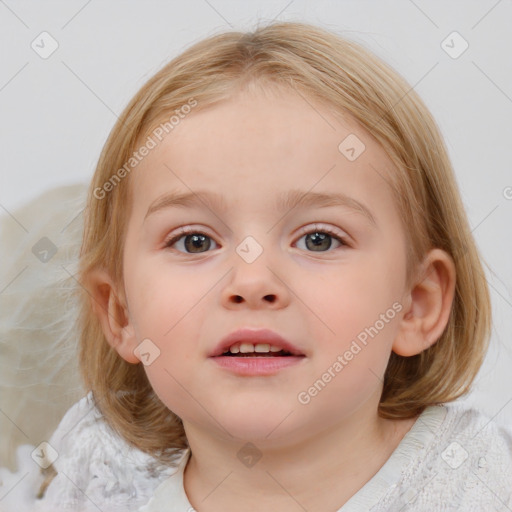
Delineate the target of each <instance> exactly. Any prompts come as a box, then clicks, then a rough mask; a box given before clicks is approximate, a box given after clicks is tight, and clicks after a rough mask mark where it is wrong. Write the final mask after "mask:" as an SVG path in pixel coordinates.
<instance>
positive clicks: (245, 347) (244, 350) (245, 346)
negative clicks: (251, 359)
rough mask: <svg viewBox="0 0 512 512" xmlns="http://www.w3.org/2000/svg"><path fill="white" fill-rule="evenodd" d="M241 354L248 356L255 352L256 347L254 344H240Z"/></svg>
mask: <svg viewBox="0 0 512 512" xmlns="http://www.w3.org/2000/svg"><path fill="white" fill-rule="evenodd" d="M240 352H241V353H242V354H248V353H249V352H254V345H253V344H252V343H241V344H240Z"/></svg>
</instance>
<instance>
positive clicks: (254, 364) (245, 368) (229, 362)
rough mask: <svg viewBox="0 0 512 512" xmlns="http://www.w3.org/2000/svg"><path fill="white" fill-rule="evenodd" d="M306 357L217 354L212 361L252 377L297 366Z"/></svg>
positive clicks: (234, 371)
mask: <svg viewBox="0 0 512 512" xmlns="http://www.w3.org/2000/svg"><path fill="white" fill-rule="evenodd" d="M304 359H305V356H267V357H265V356H254V357H231V356H216V357H214V358H213V359H212V361H213V362H214V363H215V364H217V365H219V366H220V367H221V368H224V369H226V370H228V371H230V372H232V373H235V374H237V375H244V376H246V377H251V376H263V375H273V374H275V373H277V372H279V371H280V370H283V369H284V368H288V367H290V366H295V365H296V364H298V363H300V362H301V361H303V360H304Z"/></svg>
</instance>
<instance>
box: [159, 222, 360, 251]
mask: <svg viewBox="0 0 512 512" xmlns="http://www.w3.org/2000/svg"><path fill="white" fill-rule="evenodd" d="M312 233H325V234H327V235H330V236H332V237H333V238H334V239H335V240H337V241H338V242H340V244H341V246H340V247H338V249H341V248H342V247H350V246H349V244H348V243H347V239H346V237H344V236H343V235H341V234H340V232H339V231H337V230H334V229H332V228H329V227H324V226H318V225H316V224H315V226H314V227H313V228H308V227H304V228H301V229H300V233H299V234H300V236H299V237H298V238H297V240H300V239H301V238H302V237H303V236H305V235H309V234H312ZM187 235H203V236H206V237H208V238H212V237H211V236H210V235H208V234H207V233H205V232H204V231H201V230H200V229H194V228H190V227H181V228H180V231H179V233H176V234H175V235H173V236H172V237H170V238H169V239H167V240H166V241H165V242H164V247H165V248H171V247H172V246H173V245H174V244H175V243H176V242H177V241H178V240H180V239H181V238H182V237H184V236H187ZM212 240H213V238H212ZM178 252H181V251H178ZM205 252H209V251H205ZM308 252H315V251H308ZM318 252H331V251H318ZM182 254H193V253H182ZM197 254H201V253H197Z"/></svg>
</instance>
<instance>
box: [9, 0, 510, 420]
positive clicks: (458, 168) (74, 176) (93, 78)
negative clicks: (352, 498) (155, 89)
mask: <svg viewBox="0 0 512 512" xmlns="http://www.w3.org/2000/svg"><path fill="white" fill-rule="evenodd" d="M271 20H281V21H305V22H311V23H314V24H317V25H320V26H322V27H325V28H327V29H331V30H335V31H337V32H338V33H339V34H341V35H344V36H346V37H348V38H351V39H353V40H355V41H357V42H359V43H361V44H363V45H364V46H366V47H368V48H370V49H371V50H372V51H374V52H375V53H376V54H377V55H378V56H380V57H381V58H382V59H384V60H385V61H387V62H388V63H389V64H391V65H392V66H393V67H394V68H395V69H396V70H397V71H398V72H399V73H400V74H402V75H403V76H404V77H405V78H406V79H407V80H408V81H409V83H410V84H411V86H413V87H414V88H415V90H416V91H417V92H418V93H419V94H420V96H421V97H422V98H423V100H424V101H425V102H426V104H427V106H428V107H429V108H430V109H431V111H432V113H433V115H434V117H435V119H436V120H437V122H438V125H439V127H440V129H441V132H442V134H443V135H444V137H445V140H446V144H447V147H448V150H449V153H450V157H451V159H452V162H453V165H454V168H455V172H456V177H457V181H458V184H459V187H460V192H461V196H462V199H463V202H464V204H465V207H466V209H467V212H468V215H469V219H470V223H471V226H472V229H473V234H474V236H475V239H476V241H477V244H478V246H479V248H480V250H481V251H482V254H483V256H484V258H485V261H486V263H487V265H488V267H489V268H487V269H486V272H487V279H488V282H489V286H490V290H491V296H492V304H493V311H494V322H493V335H492V341H491V349H490V351H489V353H488V356H487V358H486V361H485V364H484V366H483V368H482V370H481V372H480V374H479V376H478V378H477V380H476V382H475V385H474V389H473V391H472V393H471V394H470V395H469V396H468V397H467V398H466V399H465V400H467V401H468V402H471V403H473V404H477V406H478V408H479V409H481V410H483V411H484V412H485V413H487V414H488V415H489V416H490V417H492V418H495V419H496V420H498V421H503V422H509V423H511V422H512V377H511V375H512V371H511V367H512V337H511V334H512V293H511V290H512V285H511V283H512V264H511V253H512V241H511V233H512V231H511V228H510V221H511V220H512V188H511V187H512V172H511V151H510V149H511V145H512V123H511V120H512V59H511V58H510V49H511V48H512V30H511V29H510V27H511V21H512V2H511V1H510V0H501V1H496V0H480V1H467V0H464V1H444V0H443V1H441V0H439V1H420V0H416V1H412V0H399V1H376V0H375V1H361V0H359V1H327V0H316V1H314V2H307V1H305V0H295V1H293V0H292V1H290V0H283V1H276V0H272V1H270V0H259V1H244V2H240V1H235V0H188V1H186V2H185V1H156V0H152V1H126V0H122V1H120V0H117V1H99V0H89V1H87V0H67V1H65V2H64V1H61V2H55V1H53V2H51V1H46V2H38V1H14V0H0V48H1V50H0V52H1V66H0V141H1V153H0V155H1V160H0V169H1V178H0V180H1V181H0V213H1V214H2V215H4V216H9V215H10V214H11V212H13V211H14V210H16V209H17V208H19V207H21V206H22V205H23V204H24V203H26V202H27V201H29V200H31V199H32V198H34V197H35V196H37V195H38V194H40V193H42V192H43V191H46V190H49V189H51V188H53V187H57V186H60V185H65V184H75V183H87V182H88V181H89V179H90V178H91V176H92V173H93V170H94V167H95V164H96V162H97V159H98V156H99V153H100V150H101V148H102V145H103V144H104V142H105V140H106V137H107V135H108V133H109V131H110V130H111V128H112V126H113V124H114V122H115V120H116V115H118V114H120V112H121V111H122V109H123V108H124V107H125V105H126V104H127V102H128V101H129V99H130V98H131V97H132V95H133V94H134V93H135V92H136V91H137V90H138V89H139V88H140V87H141V86H142V84H143V83H144V82H145V81H146V80H147V79H148V78H149V77H150V76H151V75H152V74H154V73H155V72H156V71H157V70H158V69H159V68H160V67H162V65H163V64H164V63H166V62H167V61H169V60H170V59H171V58H173V57H174V56H176V55H177V54H179V53H180V52H181V51H182V50H183V49H185V48H186V47H188V46H190V45H191V44H193V43H195V42H197V41H198V40H200V39H203V38H205V37H207V36H210V35H212V34H215V33H219V32H222V31H225V30H251V29H252V28H254V27H255V25H256V24H257V23H264V22H270V21H271ZM43 32H47V33H48V34H49V35H41V33H43ZM454 32H457V34H453V33H454ZM41 40H43V41H44V42H41ZM52 45H54V46H56V45H58V47H57V48H56V50H55V51H54V52H53V53H52V54H51V55H49V56H46V55H44V52H45V51H46V52H48V51H50V50H51V49H52ZM466 46H467V48H466ZM464 48H466V49H465V51H462V50H464ZM36 49H37V50H36ZM459 53H460V55H459ZM41 54H43V55H41ZM43 56H44V57H46V58H43ZM49 207H51V206H49ZM38 213H40V212H34V216H33V217H27V218H24V219H23V220H22V223H23V225H24V226H25V228H26V229H27V231H30V230H31V229H35V228H34V225H35V224H34V223H33V219H35V217H36V216H37V214H38ZM77 214H79V211H77V212H70V214H69V218H70V219H72V218H73V217H74V216H75V215H77ZM9 219H10V221H12V222H13V223H14V222H16V220H15V219H14V218H12V217H9ZM34 222H35V221H34ZM19 236H20V237H23V236H26V234H25V233H24V232H23V230H21V228H20V233H19ZM13 277H14V276H13ZM2 287H3V283H0V289H1V288H2Z"/></svg>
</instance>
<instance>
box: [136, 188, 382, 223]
mask: <svg viewBox="0 0 512 512" xmlns="http://www.w3.org/2000/svg"><path fill="white" fill-rule="evenodd" d="M194 206H196V207H197V206H199V207H201V206H206V208H208V209H209V210H215V209H218V210H220V211H221V212H226V211H227V209H228V207H227V204H226V201H225V198H224V196H222V195H220V194H216V193H214V192H209V191H205V190H198V191H197V192H185V193H179V192H171V193H167V194H164V195H163V196H160V197H159V198H157V199H155V201H153V202H152V203H151V205H150V206H149V208H148V211H147V213H146V216H145V217H144V220H146V219H147V218H148V217H149V216H150V215H152V214H153V213H155V212H158V211H160V210H163V209H166V208H180V207H181V208H191V207H194ZM330 206H344V207H346V208H349V209H351V210H353V211H355V212H357V213H359V214H361V215H363V216H364V217H365V218H366V219H367V220H368V221H369V222H370V223H371V224H372V225H373V226H374V227H377V222H376V221H375V217H374V215H373V214H372V212H371V210H370V209H369V208H368V207H367V206H365V205H364V204H363V203H361V202H359V201H357V200H356V199H354V198H353V197H350V196H347V195H346V194H343V193H324V192H305V191H302V190H296V189H294V190H289V191H287V192H283V193H282V194H281V195H280V196H278V198H277V200H276V209H277V210H278V211H279V212H286V213H287V212H289V211H291V210H293V209H294V208H308V207H309V208H312V207H319V208H325V207H330Z"/></svg>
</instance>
